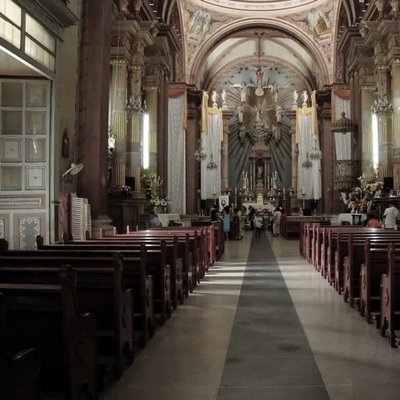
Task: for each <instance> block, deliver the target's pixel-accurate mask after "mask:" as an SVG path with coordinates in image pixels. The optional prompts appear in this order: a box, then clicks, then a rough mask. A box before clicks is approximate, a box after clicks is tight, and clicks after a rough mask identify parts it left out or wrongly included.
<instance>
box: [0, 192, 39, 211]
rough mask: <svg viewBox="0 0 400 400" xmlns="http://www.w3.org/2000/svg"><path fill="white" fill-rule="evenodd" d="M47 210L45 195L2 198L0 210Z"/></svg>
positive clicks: (0, 199) (0, 197)
mask: <svg viewBox="0 0 400 400" xmlns="http://www.w3.org/2000/svg"><path fill="white" fill-rule="evenodd" d="M38 208H39V209H45V208H46V205H45V195H44V194H43V195H36V196H29V195H26V196H24V195H19V196H0V209H2V210H15V209H38Z"/></svg>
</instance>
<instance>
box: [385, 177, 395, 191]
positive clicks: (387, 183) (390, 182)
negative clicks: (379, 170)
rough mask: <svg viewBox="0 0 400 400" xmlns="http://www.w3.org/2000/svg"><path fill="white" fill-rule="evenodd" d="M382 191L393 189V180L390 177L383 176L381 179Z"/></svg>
mask: <svg viewBox="0 0 400 400" xmlns="http://www.w3.org/2000/svg"><path fill="white" fill-rule="evenodd" d="M383 189H384V190H385V191H387V192H389V191H391V190H392V189H393V178H392V177H391V176H385V177H384V178H383Z"/></svg>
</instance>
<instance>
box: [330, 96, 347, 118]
mask: <svg viewBox="0 0 400 400" xmlns="http://www.w3.org/2000/svg"><path fill="white" fill-rule="evenodd" d="M334 99H335V100H334V101H335V115H334V118H335V120H337V119H340V118H342V113H345V114H346V118H350V116H351V106H350V104H351V103H350V100H349V99H343V98H342V97H340V96H338V95H336V96H335V97H334Z"/></svg>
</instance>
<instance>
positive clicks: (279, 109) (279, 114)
mask: <svg viewBox="0 0 400 400" xmlns="http://www.w3.org/2000/svg"><path fill="white" fill-rule="evenodd" d="M275 117H276V122H282V106H280V105H279V104H277V105H276V106H275Z"/></svg>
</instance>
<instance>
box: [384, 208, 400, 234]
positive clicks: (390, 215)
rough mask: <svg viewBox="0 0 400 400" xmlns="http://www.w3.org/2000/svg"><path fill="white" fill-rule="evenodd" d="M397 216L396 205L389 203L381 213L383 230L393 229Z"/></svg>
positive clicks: (398, 213) (398, 212) (399, 214)
mask: <svg viewBox="0 0 400 400" xmlns="http://www.w3.org/2000/svg"><path fill="white" fill-rule="evenodd" d="M399 216H400V211H399V210H398V209H397V208H396V205H395V204H394V203H393V202H391V203H389V207H388V208H387V209H386V210H385V212H384V213H383V221H384V223H383V226H384V228H385V229H394V228H395V227H396V221H397V220H398V218H399Z"/></svg>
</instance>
